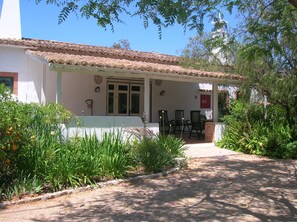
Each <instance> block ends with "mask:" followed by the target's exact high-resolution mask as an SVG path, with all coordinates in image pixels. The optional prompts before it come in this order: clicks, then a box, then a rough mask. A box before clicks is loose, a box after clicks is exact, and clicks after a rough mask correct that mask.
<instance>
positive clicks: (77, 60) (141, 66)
mask: <svg viewBox="0 0 297 222" xmlns="http://www.w3.org/2000/svg"><path fill="white" fill-rule="evenodd" d="M27 52H28V53H29V54H31V55H34V56H36V57H39V58H42V59H45V60H46V61H47V62H48V63H54V64H64V65H77V66H92V67H102V68H112V69H125V70H135V71H146V72H158V73H170V74H173V75H175V74H178V75H182V76H196V77H208V78H219V79H221V78H223V79H232V80H242V77H241V76H239V75H233V74H226V73H222V72H207V71H200V70H194V69H186V68H182V67H180V66H177V65H166V64H156V63H151V62H143V61H132V60H127V59H116V58H107V57H96V56H89V55H76V54H66V53H57V52H46V51H33V50H28V51H27Z"/></svg>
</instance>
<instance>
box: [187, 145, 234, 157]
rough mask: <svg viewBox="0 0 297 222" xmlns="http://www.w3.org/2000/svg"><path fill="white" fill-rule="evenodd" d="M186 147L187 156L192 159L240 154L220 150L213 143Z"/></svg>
mask: <svg viewBox="0 0 297 222" xmlns="http://www.w3.org/2000/svg"><path fill="white" fill-rule="evenodd" d="M184 147H185V149H186V154H187V156H188V157H190V158H196V157H214V156H226V155H233V154H239V153H237V152H234V151H231V150H227V149H222V148H219V147H217V146H215V145H214V144H213V143H196V144H186V145H185V146H184Z"/></svg>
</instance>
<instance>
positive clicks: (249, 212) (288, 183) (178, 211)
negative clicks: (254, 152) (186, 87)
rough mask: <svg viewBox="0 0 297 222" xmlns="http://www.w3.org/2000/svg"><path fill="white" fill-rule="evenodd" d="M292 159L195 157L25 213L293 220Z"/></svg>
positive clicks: (296, 198)
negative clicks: (169, 171) (165, 172)
mask: <svg viewBox="0 0 297 222" xmlns="http://www.w3.org/2000/svg"><path fill="white" fill-rule="evenodd" d="M296 165H297V161H290V160H288V161H284V160H271V159H267V158H257V157H253V156H247V155H235V156H223V157H215V158H199V159H194V160H191V163H190V164H189V168H188V169H186V170H183V171H180V172H178V173H175V174H173V175H169V176H167V177H163V178H159V179H151V180H145V181H138V182H135V183H130V184H122V185H119V186H113V187H107V188H103V189H98V190H96V191H92V192H89V193H85V194H75V195H72V196H70V197H69V198H66V200H65V199H64V200H61V201H60V202H56V203H54V205H50V204H49V205H47V206H46V207H44V208H42V209H41V210H42V212H43V213H42V212H41V213H40V212H39V213H38V211H40V209H39V208H40V206H39V208H38V209H37V207H36V208H33V209H32V208H31V209H30V217H29V218H30V220H32V221H296V220H297V208H296V207H297V180H296V178H297V177H296V172H297V171H296ZM61 204H62V206H61ZM59 205H60V206H59ZM20 210H21V209H20ZM46 212H48V213H50V216H47V213H46ZM18 213H19V212H18ZM35 214H36V215H35ZM0 219H1V216H0Z"/></svg>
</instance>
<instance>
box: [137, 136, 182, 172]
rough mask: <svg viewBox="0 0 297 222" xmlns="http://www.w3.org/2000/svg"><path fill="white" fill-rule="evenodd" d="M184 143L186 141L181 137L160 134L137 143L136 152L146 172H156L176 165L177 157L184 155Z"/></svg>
mask: <svg viewBox="0 0 297 222" xmlns="http://www.w3.org/2000/svg"><path fill="white" fill-rule="evenodd" d="M183 144H184V142H183V141H182V140H181V139H179V138H176V137H173V136H170V135H169V136H163V135H161V134H160V135H158V136H157V137H154V138H151V139H148V138H144V139H143V140H141V141H140V142H139V143H136V145H134V146H135V147H134V153H135V156H136V159H137V160H138V161H139V162H140V163H141V165H142V166H143V167H144V170H145V172H148V173H151V172H153V173H155V172H160V171H163V170H165V169H168V168H169V167H172V166H174V165H175V163H176V162H175V158H177V157H183V156H184V151H183V149H182V146H183Z"/></svg>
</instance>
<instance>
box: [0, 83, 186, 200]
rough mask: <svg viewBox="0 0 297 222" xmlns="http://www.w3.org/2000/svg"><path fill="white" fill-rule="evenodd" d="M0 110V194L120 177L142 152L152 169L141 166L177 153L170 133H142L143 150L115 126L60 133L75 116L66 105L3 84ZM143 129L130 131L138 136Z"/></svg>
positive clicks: (167, 161) (168, 160)
mask: <svg viewBox="0 0 297 222" xmlns="http://www.w3.org/2000/svg"><path fill="white" fill-rule="evenodd" d="M0 116H1V117H2V119H1V121H0V191H1V196H0V200H1V199H7V198H11V197H12V196H14V195H24V194H29V193H39V192H47V191H52V190H61V189H63V188H66V187H69V186H71V187H77V186H81V185H84V184H91V183H93V182H96V181H98V180H106V179H111V178H121V177H124V176H126V175H127V174H128V172H130V171H131V170H133V169H134V168H135V167H137V166H138V165H139V164H140V163H142V160H143V158H144V155H147V154H148V153H149V154H150V156H151V157H152V156H154V157H157V161H155V162H151V163H148V164H153V165H151V166H149V167H148V169H153V170H147V172H157V171H160V170H164V169H166V168H168V167H169V166H172V165H173V160H174V158H175V157H177V156H179V155H181V153H182V151H181V150H180V147H181V145H182V141H181V140H178V139H175V138H171V137H168V138H161V137H160V138H151V139H149V138H147V137H146V139H145V141H146V143H145V144H151V145H152V146H145V147H146V148H148V152H145V153H142V152H141V150H142V147H143V146H142V142H136V143H134V144H132V145H131V144H130V143H129V142H128V140H126V139H124V138H123V134H122V133H121V132H113V133H105V134H103V135H102V138H101V139H100V140H99V139H98V138H97V137H96V135H91V136H89V135H85V136H84V137H83V138H78V137H74V138H71V139H66V138H65V137H64V135H65V132H64V129H65V125H67V124H65V123H69V122H70V121H74V122H76V118H74V117H73V116H72V114H71V113H70V112H69V111H67V110H65V109H64V108H63V107H62V106H61V105H58V104H49V105H45V106H40V105H37V104H23V103H21V102H19V101H17V100H14V99H13V98H12V96H11V94H10V93H9V91H7V88H5V87H4V85H0ZM144 128H145V127H144ZM144 131H145V130H143V129H142V130H139V131H134V132H136V134H137V135H139V136H140V135H141V134H142V133H143V132H144ZM145 135H146V136H153V134H152V133H149V132H147V133H145ZM136 138H137V137H136ZM142 138H143V135H142V136H140V137H139V140H141V139H142ZM139 140H138V141H139ZM136 144H137V145H136ZM154 152H156V153H154ZM158 154H160V155H161V156H159V155H158ZM160 157H162V158H161V159H160ZM163 158H164V159H163Z"/></svg>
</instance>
